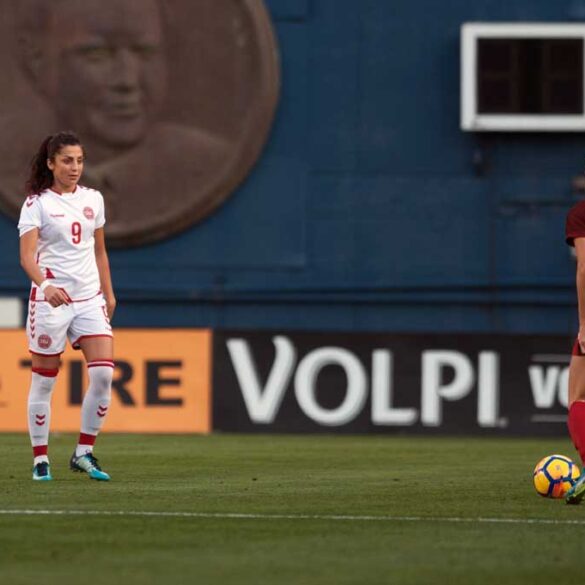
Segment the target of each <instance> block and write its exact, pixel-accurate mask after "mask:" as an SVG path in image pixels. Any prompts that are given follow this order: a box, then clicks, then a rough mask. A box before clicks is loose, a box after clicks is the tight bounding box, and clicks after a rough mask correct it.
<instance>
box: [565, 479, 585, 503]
mask: <svg viewBox="0 0 585 585" xmlns="http://www.w3.org/2000/svg"><path fill="white" fill-rule="evenodd" d="M583 497H585V471H584V472H583V473H582V474H581V476H580V477H579V479H578V480H577V481H576V482H575V485H574V486H572V487H571V489H570V490H569V491H568V492H567V494H566V495H565V502H566V503H567V504H572V505H576V504H580V503H581V500H582V499H583Z"/></svg>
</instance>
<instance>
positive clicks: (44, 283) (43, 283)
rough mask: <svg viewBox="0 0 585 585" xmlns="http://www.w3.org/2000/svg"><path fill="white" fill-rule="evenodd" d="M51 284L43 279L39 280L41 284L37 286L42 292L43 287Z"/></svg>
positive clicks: (43, 290)
mask: <svg viewBox="0 0 585 585" xmlns="http://www.w3.org/2000/svg"><path fill="white" fill-rule="evenodd" d="M48 286H51V283H50V282H49V281H48V280H43V282H41V284H40V285H39V288H40V289H41V291H42V292H45V289H46V288H47V287H48Z"/></svg>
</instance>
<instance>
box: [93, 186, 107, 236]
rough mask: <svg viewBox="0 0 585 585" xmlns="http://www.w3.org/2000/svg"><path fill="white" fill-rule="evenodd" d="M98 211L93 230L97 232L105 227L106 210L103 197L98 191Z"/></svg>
mask: <svg viewBox="0 0 585 585" xmlns="http://www.w3.org/2000/svg"><path fill="white" fill-rule="evenodd" d="M97 207H98V210H97V213H96V216H95V229H96V230H98V229H100V228H103V227H104V225H106V209H105V207H106V206H105V203H104V196H103V195H102V194H101V193H100V192H99V191H98V206H97Z"/></svg>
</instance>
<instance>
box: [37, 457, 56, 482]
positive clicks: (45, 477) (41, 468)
mask: <svg viewBox="0 0 585 585" xmlns="http://www.w3.org/2000/svg"><path fill="white" fill-rule="evenodd" d="M33 479H34V480H35V481H51V480H52V479H53V478H52V477H51V467H50V466H49V464H48V463H47V462H46V461H43V462H42V463H37V464H36V465H35V466H34V467H33Z"/></svg>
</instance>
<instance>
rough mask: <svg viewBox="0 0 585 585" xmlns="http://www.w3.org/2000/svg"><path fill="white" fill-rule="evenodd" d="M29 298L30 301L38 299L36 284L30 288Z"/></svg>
mask: <svg viewBox="0 0 585 585" xmlns="http://www.w3.org/2000/svg"><path fill="white" fill-rule="evenodd" d="M29 300H30V301H36V300H37V287H36V286H33V287H32V288H31V289H30V298H29Z"/></svg>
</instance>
